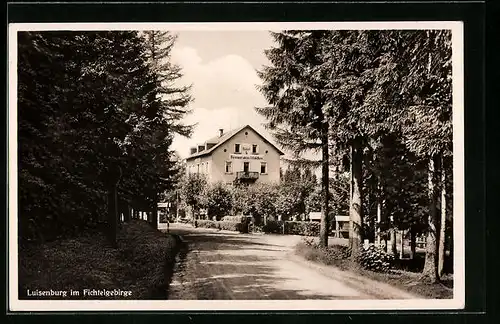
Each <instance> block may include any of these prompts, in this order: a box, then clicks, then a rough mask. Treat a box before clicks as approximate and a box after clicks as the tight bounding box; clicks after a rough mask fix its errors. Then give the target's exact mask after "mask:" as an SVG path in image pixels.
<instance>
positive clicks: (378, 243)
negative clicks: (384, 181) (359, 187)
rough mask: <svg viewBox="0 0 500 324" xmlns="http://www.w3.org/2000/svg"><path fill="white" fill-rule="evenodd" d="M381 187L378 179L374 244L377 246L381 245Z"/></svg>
mask: <svg viewBox="0 0 500 324" xmlns="http://www.w3.org/2000/svg"><path fill="white" fill-rule="evenodd" d="M383 221H384V220H382V188H381V185H380V180H378V183H377V232H376V234H375V235H376V239H375V241H376V244H377V246H378V247H380V246H381V243H382V223H383Z"/></svg>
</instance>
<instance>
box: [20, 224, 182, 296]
mask: <svg viewBox="0 0 500 324" xmlns="http://www.w3.org/2000/svg"><path fill="white" fill-rule="evenodd" d="M118 241H119V243H120V244H119V248H118V249H114V248H111V247H110V246H108V244H106V238H105V237H104V236H103V235H102V234H101V233H98V232H96V231H88V232H86V233H80V234H78V235H77V236H75V237H73V238H68V239H62V240H58V241H54V242H47V243H43V244H21V245H20V246H19V298H20V299H25V298H35V299H36V298H40V297H28V296H26V292H27V290H28V289H30V290H32V289H34V288H33V287H36V288H37V289H40V290H50V289H52V290H65V291H67V290H68V288H69V287H70V288H71V289H72V290H79V291H80V295H79V296H78V297H76V296H67V297H66V298H64V299H65V300H67V299H89V298H90V299H99V297H97V298H96V297H95V296H94V297H89V296H84V295H83V289H107V290H110V291H114V290H115V289H117V288H119V289H120V290H122V291H131V292H132V294H131V295H129V296H109V297H100V298H102V299H106V300H109V299H129V300H138V299H149V300H150V299H156V298H165V296H164V294H165V291H166V286H167V285H168V282H167V280H168V277H167V276H169V275H171V274H172V271H173V262H174V260H175V255H176V254H177V252H178V249H179V242H178V241H177V240H176V239H175V238H174V237H173V236H169V235H165V234H164V233H161V232H159V231H157V230H154V229H152V228H151V226H149V225H148V224H147V223H146V222H144V221H139V220H133V221H131V222H130V223H128V224H124V225H123V229H122V231H120V232H119V234H118ZM68 294H69V292H68ZM162 294H163V295H162ZM42 298H43V299H47V297H42ZM54 298H55V299H57V298H58V297H54Z"/></svg>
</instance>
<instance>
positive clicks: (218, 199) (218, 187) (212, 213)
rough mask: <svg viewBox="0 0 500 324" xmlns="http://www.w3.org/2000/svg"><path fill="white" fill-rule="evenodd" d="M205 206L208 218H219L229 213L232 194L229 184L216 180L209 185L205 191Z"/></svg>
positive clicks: (231, 206)
mask: <svg viewBox="0 0 500 324" xmlns="http://www.w3.org/2000/svg"><path fill="white" fill-rule="evenodd" d="M205 201H206V202H205V207H206V208H207V209H208V216H209V217H210V218H212V217H216V220H220V219H221V218H222V217H224V216H225V215H229V214H230V212H231V210H232V208H233V195H232V192H231V189H230V188H229V186H227V185H225V184H224V183H221V182H218V183H215V184H212V185H210V186H209V188H208V190H207V192H206V199H205Z"/></svg>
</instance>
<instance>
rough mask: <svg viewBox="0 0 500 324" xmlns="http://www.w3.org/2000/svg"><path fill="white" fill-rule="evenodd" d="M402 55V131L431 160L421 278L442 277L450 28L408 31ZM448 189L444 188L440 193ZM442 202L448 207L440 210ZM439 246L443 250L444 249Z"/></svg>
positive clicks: (448, 146) (449, 149)
mask: <svg viewBox="0 0 500 324" xmlns="http://www.w3.org/2000/svg"><path fill="white" fill-rule="evenodd" d="M404 41H405V46H404V48H403V49H402V50H401V54H400V55H398V58H399V62H400V64H399V66H398V68H399V73H401V74H404V75H405V76H406V77H405V78H404V79H402V80H401V81H402V82H401V83H399V87H398V88H397V90H398V91H399V92H400V93H402V94H404V96H403V97H402V99H401V106H402V107H404V110H403V112H404V115H403V116H404V118H403V122H402V130H403V133H404V136H405V143H406V145H407V146H408V148H409V149H410V150H412V151H413V152H415V154H417V155H419V156H421V157H424V158H426V159H427V160H428V163H429V218H428V228H427V242H426V243H427V244H426V259H425V264H424V270H423V273H422V278H423V279H425V280H428V281H431V282H435V281H438V280H439V270H440V269H439V255H440V254H441V255H442V256H443V257H444V251H443V250H444V239H445V235H440V232H441V231H440V226H446V218H447V217H446V215H441V218H440V217H439V214H440V212H442V213H444V214H446V210H447V208H446V199H440V196H443V197H447V194H446V182H447V178H448V176H449V175H448V172H449V171H448V170H450V165H449V164H450V162H451V156H452V154H453V150H452V143H453V140H452V138H453V129H452V122H451V121H452V89H451V85H452V74H451V73H452V50H451V31H449V30H422V31H415V32H412V33H408V34H407V35H406V38H405V39H404ZM442 191H444V192H442ZM439 204H442V205H443V206H444V207H442V208H439ZM440 247H441V253H440Z"/></svg>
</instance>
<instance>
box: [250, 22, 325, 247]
mask: <svg viewBox="0 0 500 324" xmlns="http://www.w3.org/2000/svg"><path fill="white" fill-rule="evenodd" d="M324 33H325V32H324V31H319V30H315V31H282V32H279V33H274V32H273V33H271V36H272V37H273V39H274V41H275V43H276V44H277V45H276V47H272V48H270V49H268V50H266V51H265V54H266V56H267V58H268V59H269V60H270V62H271V65H270V66H265V67H263V69H262V70H261V71H258V75H259V77H260V78H261V80H262V81H263V84H262V85H261V86H259V90H260V91H261V92H262V94H263V95H264V97H265V98H266V100H267V102H268V103H269V106H267V107H259V108H256V110H257V112H258V113H260V114H262V115H263V116H264V117H266V119H267V120H268V122H267V124H266V126H267V128H268V129H270V130H271V132H272V133H273V135H274V137H275V138H276V140H277V141H278V142H279V143H280V144H281V145H282V146H283V147H284V148H285V149H287V150H290V151H291V152H292V153H293V155H294V156H295V157H300V155H301V154H302V153H304V152H307V151H311V150H313V151H321V161H320V164H321V166H322V179H321V185H322V199H321V201H322V217H321V230H320V244H321V245H322V246H327V245H328V230H329V221H328V215H329V204H328V200H329V195H328V188H329V184H328V182H329V146H328V130H329V126H328V119H327V116H326V115H325V111H324V108H325V97H324V93H323V90H324V88H325V83H326V79H322V78H316V77H315V76H314V73H315V72H316V68H317V67H318V66H319V65H320V64H321V63H322V57H321V53H320V51H319V47H320V44H321V42H322V40H323V36H324Z"/></svg>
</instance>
